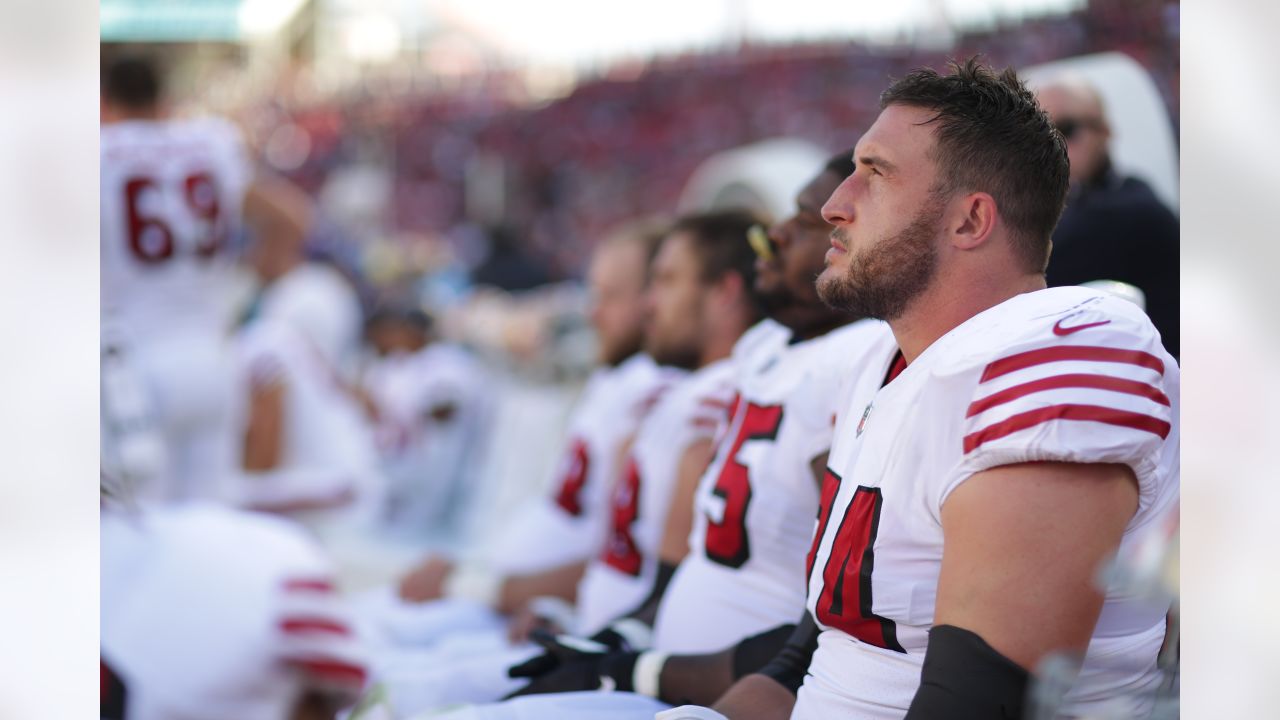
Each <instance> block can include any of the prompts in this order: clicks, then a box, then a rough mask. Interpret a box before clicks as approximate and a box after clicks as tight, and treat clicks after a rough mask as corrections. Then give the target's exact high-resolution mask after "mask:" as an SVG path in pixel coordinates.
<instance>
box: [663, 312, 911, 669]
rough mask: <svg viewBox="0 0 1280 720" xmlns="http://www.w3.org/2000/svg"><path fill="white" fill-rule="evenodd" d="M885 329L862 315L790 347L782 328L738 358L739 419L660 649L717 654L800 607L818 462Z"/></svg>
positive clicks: (786, 619)
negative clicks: (844, 391)
mask: <svg viewBox="0 0 1280 720" xmlns="http://www.w3.org/2000/svg"><path fill="white" fill-rule="evenodd" d="M889 334H890V333H889V328H888V326H887V325H885V324H884V323H881V322H877V321H873V320H866V321H861V322H857V323H853V324H851V325H847V326H845V327H842V328H839V329H836V330H834V331H832V332H830V333H828V334H826V335H823V336H821V337H818V338H814V339H812V340H808V341H805V342H798V343H794V344H787V343H786V338H787V336H788V335H789V333H786V334H784V335H783V336H782V337H781V338H778V337H775V338H773V340H772V341H770V342H768V343H764V344H761V345H759V346H758V347H756V348H755V350H754V352H752V353H750V354H749V356H748V357H743V358H741V359H740V360H739V359H738V358H735V359H736V360H738V366H739V368H740V370H741V373H742V377H741V379H740V381H739V385H738V395H737V397H735V398H734V412H733V419H732V421H731V423H730V425H729V431H728V433H726V434H725V436H724V438H723V439H722V440H721V442H720V445H719V447H718V448H717V452H716V458H715V460H714V461H713V462H712V463H711V465H710V467H708V468H707V472H706V473H705V474H704V475H703V476H702V480H701V481H700V483H699V486H698V493H697V500H696V503H697V504H696V512H695V514H694V521H693V531H692V533H691V534H690V537H689V554H688V555H687V556H686V557H685V559H684V561H682V562H681V563H680V568H679V570H677V571H676V574H675V577H674V578H673V579H672V580H671V586H670V587H669V588H668V589H667V592H666V595H665V596H664V597H663V600H662V605H661V607H660V608H659V611H658V617H657V622H656V623H655V625H654V648H656V649H658V650H662V651H665V652H672V653H700V652H712V651H715V650H718V649H720V648H723V647H727V646H729V645H731V644H733V643H735V642H737V641H739V640H741V639H742V638H744V637H748V636H751V635H754V634H756V633H759V632H762V631H764V630H767V629H769V628H772V627H777V626H778V625H782V624H785V623H791V622H795V620H796V618H798V617H799V616H800V614H801V613H802V612H803V611H804V585H805V574H804V573H805V554H806V553H807V552H808V550H809V545H810V543H811V541H812V539H813V518H814V517H816V516H817V514H818V484H817V480H816V479H815V478H814V475H813V470H812V462H813V460H814V459H815V458H817V457H819V456H821V455H822V454H824V453H826V452H827V451H828V450H829V449H830V448H831V436H832V426H833V424H834V422H835V414H836V410H837V407H838V400H839V387H840V384H841V382H842V381H843V379H844V378H845V377H846V376H848V375H850V374H858V373H860V372H861V371H862V369H861V365H863V364H865V363H866V359H867V358H869V357H870V355H869V354H868V353H867V352H866V351H867V350H868V349H869V348H871V347H874V346H876V345H878V344H880V342H881V341H882V338H883V337H884V336H885V335H889ZM744 338H745V336H744ZM778 340H782V342H778Z"/></svg>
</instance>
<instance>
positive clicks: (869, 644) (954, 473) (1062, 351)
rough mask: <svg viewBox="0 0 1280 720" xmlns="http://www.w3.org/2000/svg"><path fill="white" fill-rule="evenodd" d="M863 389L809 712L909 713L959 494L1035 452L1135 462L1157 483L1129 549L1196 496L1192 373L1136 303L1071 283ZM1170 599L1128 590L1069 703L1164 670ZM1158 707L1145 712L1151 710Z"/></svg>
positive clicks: (818, 558) (833, 533)
mask: <svg viewBox="0 0 1280 720" xmlns="http://www.w3.org/2000/svg"><path fill="white" fill-rule="evenodd" d="M894 353H895V349H894V348H893V347H892V343H891V342H887V343H885V344H884V346H883V348H882V349H881V351H880V353H879V357H880V363H879V367H878V368H875V367H873V368H872V371H871V372H868V373H864V375H863V376H862V377H861V378H859V379H858V381H857V382H856V383H854V384H853V385H852V388H851V397H850V398H849V399H848V401H847V402H848V403H849V404H848V406H847V411H846V412H845V413H843V414H842V415H841V416H840V419H839V422H838V423H837V426H836V434H835V444H834V446H833V448H832V451H831V456H830V460H829V463H828V473H827V476H826V479H825V481H824V486H823V491H822V503H821V511H820V514H819V520H818V531H817V535H816V537H815V541H814V552H813V553H812V555H811V559H810V562H811V570H810V575H809V593H808V608H809V611H810V612H811V613H812V614H813V617H814V619H815V620H817V622H818V624H819V625H820V626H821V627H822V628H823V632H822V633H821V635H820V637H819V643H818V649H817V651H816V652H815V654H814V656H813V661H812V663H811V664H810V666H809V676H808V677H806V679H805V684H804V686H803V688H802V689H801V691H800V693H799V696H798V700H797V704H796V709H795V713H794V714H793V717H795V718H801V719H802V720H813V719H816V718H829V717H866V718H900V717H902V716H903V714H904V713H905V712H906V710H907V707H908V706H909V704H910V702H911V699H912V697H913V696H914V694H915V691H916V687H917V686H918V685H919V680H920V671H921V665H922V662H923V660H924V653H925V647H926V643H927V637H928V631H929V628H930V627H931V626H932V624H933V616H934V602H935V598H936V593H937V584H938V572H939V569H940V567H941V563H942V548H943V534H942V525H941V521H940V516H941V510H942V506H943V503H944V502H946V499H947V496H948V495H949V494H950V493H951V491H952V490H954V489H955V488H956V487H958V486H959V485H960V484H961V483H963V482H964V481H965V480H966V479H968V478H969V477H970V476H972V475H973V474H975V473H978V472H981V471H983V470H987V469H990V468H994V467H998V466H1002V465H1008V464H1012V463H1023V462H1036V461H1042V462H1077V463H1124V464H1126V465H1129V466H1130V467H1131V468H1132V469H1133V472H1134V475H1135V476H1136V477H1137V480H1138V485H1139V506H1138V511H1137V513H1136V514H1135V515H1134V517H1133V519H1132V520H1131V521H1130V522H1129V525H1128V527H1127V528H1126V529H1125V533H1124V539H1123V541H1122V544H1121V551H1122V552H1124V551H1126V549H1127V548H1128V546H1130V545H1131V544H1132V543H1133V542H1134V539H1135V538H1136V537H1139V536H1140V535H1141V534H1142V532H1143V531H1144V530H1145V529H1146V528H1147V526H1148V525H1150V524H1151V523H1152V522H1155V521H1156V519H1158V518H1160V517H1161V516H1162V515H1163V514H1164V513H1165V511H1166V510H1167V509H1168V508H1170V507H1172V505H1173V504H1174V503H1176V501H1177V498H1178V421H1177V418H1178V389H1179V370H1178V366H1177V364H1176V363H1175V362H1174V360H1173V358H1171V357H1170V356H1169V355H1168V353H1166V352H1165V350H1164V348H1163V346H1162V345H1161V343H1160V337H1159V334H1158V333H1157V332H1156V331H1155V329H1154V328H1153V327H1152V325H1151V323H1150V321H1149V320H1148V319H1147V317H1146V315H1144V314H1143V313H1142V311H1141V310H1140V309H1139V308H1138V307H1137V306H1135V305H1133V304H1131V303H1129V302H1127V301H1124V300H1120V299H1117V298H1114V297H1111V296H1108V295H1103V294H1100V293H1098V292H1097V291H1093V290H1087V289H1083V288H1074V287H1062V288H1052V289H1049V290H1041V291H1038V292H1034V293H1027V294H1024V295H1019V296H1017V297H1015V298H1012V299H1010V300H1008V301H1006V302H1004V303H1001V304H1000V305H997V306H995V307H993V308H991V309H989V310H987V311H985V312H982V313H980V314H978V315H977V316H975V317H973V318H971V319H969V320H968V321H966V322H965V323H963V324H961V325H960V326H959V327H957V328H955V329H953V330H952V331H951V332H949V333H947V334H946V335H944V336H943V337H942V338H940V339H939V340H938V341H936V342H935V343H934V344H933V345H931V346H929V348H927V349H926V350H925V352H924V353H922V354H921V355H920V357H918V358H917V359H916V360H915V361H914V362H913V363H911V365H910V366H908V367H907V368H906V369H905V370H903V371H902V372H901V374H899V375H898V376H897V377H896V378H895V379H893V380H892V381H891V382H889V383H888V384H887V385H884V387H883V388H881V387H880V386H881V383H882V382H883V381H884V377H885V369H886V368H888V367H889V364H890V362H891V358H892V356H893V355H894ZM1167 610H1168V606H1167V603H1165V604H1163V605H1162V604H1160V603H1159V602H1151V601H1148V600H1144V599H1142V598H1139V597H1135V596H1133V595H1132V594H1131V593H1128V592H1124V591H1122V590H1120V589H1117V587H1115V586H1112V587H1109V588H1108V589H1107V594H1106V601H1105V604H1104V606H1103V609H1102V614H1101V617H1100V618H1099V620H1098V625H1097V627H1096V628H1095V630H1094V635H1093V640H1092V642H1091V643H1090V645H1089V649H1088V652H1087V654H1086V657H1085V661H1084V668H1083V671H1082V672H1081V674H1080V676H1079V678H1078V679H1077V681H1076V683H1075V685H1074V686H1073V688H1072V690H1071V691H1070V692H1069V693H1068V694H1067V696H1066V699H1065V704H1064V706H1063V708H1062V711H1063V712H1064V713H1066V714H1068V715H1088V714H1090V712H1091V711H1093V710H1096V709H1098V708H1099V707H1101V705H1102V704H1103V703H1104V702H1105V701H1106V700H1107V699H1112V698H1116V697H1120V696H1125V695H1135V694H1138V693H1141V692H1143V691H1147V690H1149V689H1151V687H1152V686H1153V685H1154V684H1155V683H1156V682H1158V676H1157V673H1156V654H1157V652H1158V650H1159V648H1160V644H1161V642H1162V640H1163V639H1164V632H1165V613H1166V611H1167ZM1142 712H1143V709H1142V708H1141V707H1135V708H1134V716H1139V715H1141V713H1142Z"/></svg>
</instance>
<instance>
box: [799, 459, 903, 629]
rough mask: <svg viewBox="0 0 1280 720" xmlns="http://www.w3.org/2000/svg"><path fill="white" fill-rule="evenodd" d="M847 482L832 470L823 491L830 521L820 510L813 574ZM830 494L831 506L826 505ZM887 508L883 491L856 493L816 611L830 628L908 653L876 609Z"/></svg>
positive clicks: (842, 522)
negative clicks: (878, 551) (878, 546)
mask: <svg viewBox="0 0 1280 720" xmlns="http://www.w3.org/2000/svg"><path fill="white" fill-rule="evenodd" d="M828 481H830V482H828ZM841 482H842V480H841V478H840V476H839V475H836V474H835V472H833V471H832V470H831V469H830V468H828V469H827V473H826V476H825V478H824V480H823V487H822V490H823V492H822V495H823V500H824V503H823V505H824V507H825V514H826V517H825V518H824V517H821V515H822V513H823V511H822V510H819V520H818V523H819V527H818V534H817V535H815V537H814V545H813V548H812V549H811V550H810V553H809V572H810V574H811V575H812V573H813V561H814V556H815V555H816V551H817V547H818V544H819V543H820V542H821V540H822V536H823V534H824V533H825V531H826V525H827V521H828V520H830V516H831V505H832V504H834V501H835V497H836V494H837V492H838V490H839V486H840V483H841ZM828 486H830V488H831V489H830V492H828ZM828 495H830V498H831V500H830V504H828V502H826V500H827V496H828ZM883 504H884V497H883V495H882V494H881V491H880V488H872V487H866V486H863V485H859V486H858V487H857V488H856V489H855V490H854V493H853V498H852V499H850V501H849V506H848V507H847V508H845V513H844V517H843V518H841V519H840V524H839V526H837V528H836V534H835V537H834V538H833V539H832V542H831V552H830V554H829V555H828V556H827V562H826V564H825V565H824V566H823V568H822V592H821V594H819V596H818V602H817V603H816V604H815V606H814V609H815V610H816V613H815V614H816V617H817V620H818V621H819V622H821V623H823V624H824V625H827V626H829V627H834V628H838V629H840V630H843V631H844V632H845V633H847V634H849V635H851V636H853V637H855V638H857V639H859V640H861V641H862V642H865V643H867V644H869V645H875V646H876V647H881V648H884V649H886V650H893V651H894V652H900V653H905V652H906V650H905V649H903V647H902V645H901V643H899V642H898V631H897V623H895V622H893V621H892V620H889V619H888V618H884V617H881V616H879V615H876V614H875V612H873V611H872V604H873V601H872V588H871V576H872V572H873V570H874V568H875V543H876V535H877V534H878V533H879V531H880V509H881V507H882V506H883ZM837 558H839V560H838V564H837Z"/></svg>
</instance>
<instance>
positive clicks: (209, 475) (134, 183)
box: [100, 58, 251, 502]
mask: <svg viewBox="0 0 1280 720" xmlns="http://www.w3.org/2000/svg"><path fill="white" fill-rule="evenodd" d="M100 160H101V192H102V202H101V215H102V217H101V222H102V231H101V262H102V324H103V341H104V348H105V351H106V352H109V353H110V354H111V355H112V358H113V359H112V362H113V363H117V364H119V363H124V364H128V365H129V366H130V368H131V369H132V371H133V372H136V373H137V375H138V376H139V377H140V378H141V382H142V385H143V388H144V392H145V395H146V400H147V402H148V403H149V404H150V405H151V406H152V411H153V412H154V414H155V417H156V421H157V424H158V425H159V427H160V429H161V431H162V437H163V440H164V447H165V449H166V453H165V454H166V456H167V458H166V460H165V461H164V463H162V464H159V465H158V466H157V467H155V468H152V469H150V470H149V471H148V472H146V473H143V474H146V475H148V476H149V477H148V478H145V479H142V478H140V484H139V485H138V486H137V488H136V490H137V493H138V498H139V500H141V501H144V502H150V501H158V502H168V501H176V500H185V499H191V498H211V497H218V496H220V495H221V494H222V493H223V491H224V490H225V488H223V487H221V483H222V482H223V481H224V480H225V478H226V477H227V474H228V472H229V470H230V469H231V467H232V464H233V459H232V458H233V455H234V442H235V441H234V439H233V437H232V434H233V423H234V419H233V412H234V410H233V406H232V405H231V403H230V398H231V397H232V396H233V392H232V375H231V372H232V371H231V365H230V356H229V348H228V347H227V345H226V334H227V331H228V329H229V326H230V318H231V302H232V299H231V292H230V289H231V288H230V284H229V279H230V276H229V272H228V271H229V267H230V263H229V261H228V251H227V244H228V241H229V240H230V239H231V237H232V235H233V234H234V233H235V232H236V230H237V228H238V227H239V225H240V222H241V208H242V203H243V200H244V197H245V193H246V189H247V188H248V187H249V183H250V180H251V169H250V166H249V162H248V159H247V157H246V155H245V149H244V147H243V145H242V143H241V140H240V136H239V133H238V132H237V131H236V129H235V128H234V127H233V126H232V125H231V124H230V123H227V122H225V121H223V120H219V119H215V118H203V119H193V120H174V119H169V118H168V117H166V113H165V110H164V107H163V101H162V88H161V81H160V76H159V74H158V72H157V70H156V68H155V67H154V66H153V65H152V64H151V63H150V62H148V61H146V60H143V59H139V58H120V59H117V60H114V61H111V62H109V63H107V65H106V68H105V69H104V71H103V76H102V131H101V157H100ZM108 421H111V419H110V418H108ZM134 474H138V473H134Z"/></svg>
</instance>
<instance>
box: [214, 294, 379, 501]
mask: <svg viewBox="0 0 1280 720" xmlns="http://www.w3.org/2000/svg"><path fill="white" fill-rule="evenodd" d="M239 342H240V348H239V349H240V356H239V358H240V367H241V376H242V382H243V384H244V387H245V392H246V393H247V392H249V390H250V389H252V388H254V387H270V386H277V385H278V386H283V388H284V397H285V401H284V437H283V448H282V452H281V459H280V463H279V465H278V466H277V467H276V468H274V469H272V470H270V471H267V472H261V473H246V474H245V476H244V478H243V479H242V481H241V483H240V488H239V491H238V492H237V493H236V495H237V500H238V502H239V503H240V504H242V505H244V506H246V507H252V508H260V509H264V510H273V511H277V512H289V511H295V510H307V509H312V508H316V507H328V506H334V505H341V506H345V507H349V508H351V509H353V510H354V511H356V512H357V514H360V515H361V516H363V517H368V516H371V515H372V514H373V513H374V512H375V511H376V506H378V505H379V504H380V502H381V498H382V491H383V487H382V485H383V482H382V477H381V475H380V473H379V472H378V469H377V454H376V451H375V449H374V444H373V431H372V428H371V427H369V426H368V424H367V423H366V422H365V420H364V418H363V415H362V414H361V412H360V410H359V409H358V407H357V406H356V405H355V403H354V401H353V400H352V399H351V397H350V396H348V395H347V393H346V391H345V389H344V388H343V386H342V385H341V382H340V380H339V379H338V378H337V377H336V374H335V372H334V371H333V369H332V368H331V367H330V366H329V365H328V364H327V363H326V362H325V360H324V358H323V357H322V356H321V355H320V353H319V352H317V351H316V350H315V349H314V347H313V346H312V345H311V344H310V343H309V342H308V341H307V339H306V338H304V337H303V336H302V335H301V333H299V332H298V331H296V330H295V329H294V328H293V327H292V326H290V325H287V324H284V323H281V322H276V321H273V320H269V319H260V320H257V321H255V322H253V323H251V324H250V325H249V326H248V327H246V328H245V329H244V330H243V331H242V333H241V336H240V339H239Z"/></svg>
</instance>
